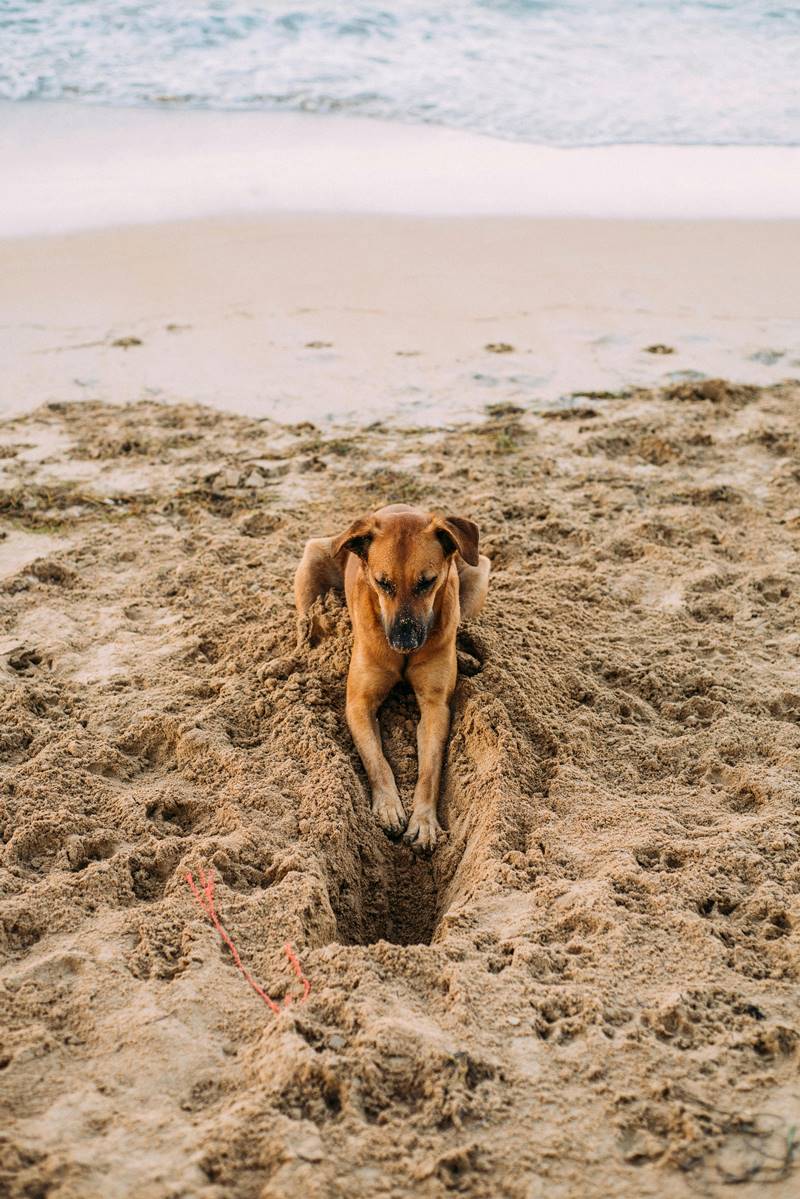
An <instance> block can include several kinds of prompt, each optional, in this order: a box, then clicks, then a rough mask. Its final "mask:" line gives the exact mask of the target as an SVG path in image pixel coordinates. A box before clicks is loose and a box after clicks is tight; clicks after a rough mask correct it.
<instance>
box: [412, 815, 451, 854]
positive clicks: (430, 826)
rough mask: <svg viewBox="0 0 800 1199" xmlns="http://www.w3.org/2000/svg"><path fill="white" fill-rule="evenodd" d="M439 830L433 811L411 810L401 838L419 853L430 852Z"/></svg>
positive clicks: (434, 844)
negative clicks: (406, 826)
mask: <svg viewBox="0 0 800 1199" xmlns="http://www.w3.org/2000/svg"><path fill="white" fill-rule="evenodd" d="M441 831H442V828H441V825H440V824H439V821H438V820H437V819H436V813H435V812H433V811H431V812H412V813H411V819H410V820H409V822H408V828H407V829H406V832H405V836H404V837H403V840H404V841H405V843H406V845H410V846H411V848H412V849H413V850H415V851H417V852H419V853H430V852H431V850H433V849H434V848H435V847H436V839H437V837H438V836H439V835H440V833H441Z"/></svg>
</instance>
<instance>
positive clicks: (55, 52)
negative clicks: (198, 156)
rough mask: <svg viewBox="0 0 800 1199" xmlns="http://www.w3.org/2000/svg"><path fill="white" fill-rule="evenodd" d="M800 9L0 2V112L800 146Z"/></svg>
mask: <svg viewBox="0 0 800 1199" xmlns="http://www.w3.org/2000/svg"><path fill="white" fill-rule="evenodd" d="M798 63H800V5H797V4H793V5H787V4H776V3H769V0H737V2H732V3H710V2H709V3H701V2H699V0H685V2H678V0H638V2H637V0H609V2H608V3H602V2H600V3H592V2H590V0H553V2H551V3H547V2H546V0H508V2H506V3H499V2H496V3H489V2H483V3H481V2H478V0H451V2H450V3H448V4H447V5H444V4H436V3H420V2H418V0H396V2H394V3H391V4H386V5H385V6H382V5H378V4H370V3H354V4H327V5H326V4H319V3H313V2H311V0H297V2H296V3H294V4H291V5H286V4H285V3H284V4H274V3H262V4H256V3H254V2H253V0H204V2H200V3H188V2H187V3H184V2H181V0H167V2H162V3H156V2H154V0H150V2H148V3H117V2H114V0H110V2H104V0H0V98H6V99H13V100H25V99H72V100H77V101H85V102H98V103H108V104H126V105H143V104H144V105H154V104H155V105H172V106H174V105H186V106H192V107H212V108H256V109H269V110H281V109H289V110H308V111H313V112H318V113H320V112H321V113H325V112H351V113H355V114H359V115H362V116H372V117H378V118H383V119H390V120H399V121H404V122H412V123H413V122H427V123H434V124H440V125H446V126H453V127H459V128H464V129H471V130H474V131H478V132H482V133H488V134H493V135H496V136H500V137H505V138H511V139H516V140H521V141H528V142H535V143H542V144H550V145H567V146H575V145H604V144H620V143H631V142H633V143H649V144H684V145H692V144H695V145H711V144H717V145H726V144H735V145H798V144H800V94H799V93H798V87H797V79H798Z"/></svg>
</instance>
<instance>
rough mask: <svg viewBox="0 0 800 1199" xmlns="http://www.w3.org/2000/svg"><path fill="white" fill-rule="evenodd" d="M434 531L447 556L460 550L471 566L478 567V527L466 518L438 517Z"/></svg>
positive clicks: (435, 519)
mask: <svg viewBox="0 0 800 1199" xmlns="http://www.w3.org/2000/svg"><path fill="white" fill-rule="evenodd" d="M433 531H434V533H435V534H436V536H437V537H438V538H439V541H440V542H441V546H442V549H443V550H444V552H445V554H447V555H450V554H454V553H455V552H456V550H458V552H459V554H460V555H461V557H462V558H463V559H464V561H465V562H467V563H468V564H469V565H470V566H477V565H478V526H477V525H476V524H475V522H474V521H471V520H467V518H466V516H436V517H434V524H433Z"/></svg>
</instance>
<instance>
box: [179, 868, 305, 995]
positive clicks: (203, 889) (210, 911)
mask: <svg viewBox="0 0 800 1199" xmlns="http://www.w3.org/2000/svg"><path fill="white" fill-rule="evenodd" d="M198 875H199V878H200V887H199V888H198V886H197V884H196V883H195V881H194V879H193V877H192V874H191V871H190V872H189V874H187V875H186V881H187V883H188V884H189V886H190V888H191V891H192V895H194V897H195V899H196V900H197V902H198V904H199V905H200V907H201V908H202V909H203V911H204V912H205V914H206V916H208V918H209V920H210V921H211V923H212V924H213V925H214V928H215V929H216V930H217V932H218V933H219V935H220V936H221V937H222V940H223V941H224V942H225V944H226V945H227V946H228V949H229V950H230V951H231V957H232V958H233V961H234V964H235V966H236V969H237V970H239V971H240V973H241V974H242V975H243V977H244V980H245V982H247V983H248V984H249V986H251V987H252V988H253V990H254V991H255V993H256V995H258V997H259V998H260V999H263V1000H264V1003H265V1004H266V1005H267V1007H268V1008H269V1009H270V1010H271V1011H273V1012H274V1013H275V1015H276V1016H277V1015H278V1014H279V1013H280V1010H281V1009H280V1005H279V1004H277V1003H276V1002H275V1000H274V999H270V997H269V995H268V994H267V992H266V991H264V990H263V989H262V988H261V987H260V986H259V985H258V983H257V982H256V980H255V979H254V978H253V976H252V974H251V973H250V971H249V970H248V969H247V968H246V966H245V965H244V964H243V962H242V959H241V958H240V957H239V951H238V949H237V948H236V946H235V945H234V943H233V941H232V940H231V938H230V936H229V935H228V933H227V932H226V930H225V929H224V928H223V926H222V921H221V920H220V918H219V915H218V913H217V909H216V906H215V904H214V873H213V871H211V870H209V872H208V874H207V875H206V874H205V873H204V872H203V870H202V869H201V870H199V871H198ZM283 952H284V953H285V954H286V957H287V959H288V961H289V965H290V966H291V967H292V970H294V973H295V975H296V977H297V980H298V982H300V983H302V986H303V994H302V995H301V997H300V998H299V999H298V1000H297V1002H298V1003H305V1001H306V1000H307V999H308V996H309V993H310V991H311V983H310V982H309V981H308V979H307V978H306V976H305V974H303V968H302V966H301V965H300V962H299V960H298V957H297V954H296V953H295V952H294V950H293V949H292V947H291V945H290V943H289V942H288V941H287V942H286V944H285V945H284V947H283ZM294 1001H295V999H294V996H292V995H287V996H286V998H285V999H284V1001H283V1003H284V1007H289V1006H290V1004H292V1003H293V1002H294Z"/></svg>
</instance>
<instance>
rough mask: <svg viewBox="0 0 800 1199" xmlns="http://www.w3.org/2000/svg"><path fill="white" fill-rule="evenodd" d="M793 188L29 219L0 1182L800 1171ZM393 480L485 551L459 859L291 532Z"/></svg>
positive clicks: (10, 643) (553, 1188)
mask: <svg viewBox="0 0 800 1199" xmlns="http://www.w3.org/2000/svg"><path fill="white" fill-rule="evenodd" d="M796 232H797V226H796V225H790V224H784V223H779V222H774V223H767V222H762V223H755V222H754V223H746V224H745V223H742V224H739V223H736V222H730V223H727V224H725V223H717V222H709V223H705V224H703V223H687V224H683V225H680V224H667V223H664V224H662V223H634V222H632V223H629V224H621V223H616V222H600V221H597V222H539V221H523V220H519V221H513V220H489V219H486V220H477V219H466V218H465V219H461V220H454V221H448V222H444V221H436V220H412V219H410V218H399V217H398V218H388V217H377V216H376V217H369V218H366V217H362V218H358V219H356V218H352V217H344V216H339V217H322V216H320V217H310V216H306V217H279V216H271V217H265V218H263V219H259V220H214V221H197V222H190V223H186V224H176V225H163V226H156V227H141V228H135V229H120V230H107V231H97V232H87V233H80V234H72V235H67V236H59V237H55V238H36V239H16V240H13V241H6V242H2V243H0V281H1V282H0V288H1V289H2V306H1V307H2V314H3V315H2V325H3V330H2V349H1V350H0V354H1V355H2V356H1V357H0V375H1V376H2V378H3V386H4V395H3V406H4V411H5V413H6V419H5V420H4V421H3V423H2V425H1V426H0V589H2V618H3V623H2V631H0V686H1V687H2V711H1V712H0V754H2V759H3V765H4V774H3V781H2V788H1V789H0V1013H1V1015H0V1103H2V1105H3V1109H4V1117H3V1119H2V1121H1V1122H0V1191H2V1193H3V1194H4V1195H9V1196H10V1197H11V1199H23V1197H25V1199H30V1196H34V1195H36V1196H43V1195H47V1196H48V1197H49V1199H117V1197H119V1199H122V1197H125V1199H127V1197H129V1196H136V1199H178V1197H179V1196H180V1197H191V1199H285V1197H286V1196H296V1195H297V1196H299V1195H306V1196H319V1197H320V1199H322V1197H326V1199H327V1197H329V1196H333V1197H337V1196H341V1197H342V1199H344V1197H345V1196H346V1197H347V1199H362V1197H363V1199H377V1197H379V1196H385V1197H391V1199H395V1197H396V1199H400V1197H405V1196H408V1195H411V1194H415V1195H420V1196H424V1197H429V1199H440V1197H444V1196H447V1195H451V1194H461V1195H466V1196H471V1197H472V1199H485V1197H486V1196H488V1195H498V1196H499V1195H502V1196H504V1197H506V1196H508V1197H509V1199H540V1197H541V1199H561V1197H563V1199H573V1197H576V1199H577V1197H578V1196H580V1199H608V1196H611V1195H613V1196H620V1197H622V1199H646V1197H648V1196H653V1197H655V1196H659V1197H664V1196H667V1197H670V1199H671V1197H673V1196H675V1197H678V1196H687V1195H697V1194H702V1195H718V1194H722V1193H727V1191H728V1184H729V1183H731V1182H734V1181H735V1182H740V1183H741V1185H740V1186H739V1187H738V1188H737V1193H738V1194H741V1195H743V1196H748V1197H750V1196H756V1195H759V1196H760V1195H762V1194H764V1193H765V1189H768V1190H769V1193H770V1194H771V1195H775V1196H781V1197H782V1196H789V1195H793V1194H795V1193H796V1185H797V1183H796V1177H792V1176H791V1171H792V1165H793V1158H794V1145H795V1140H794V1136H795V1134H794V1131H793V1130H794V1129H795V1128H796V1127H797V1126H798V1124H800V1088H798V1085H797V1065H798V1053H799V1052H800V1017H798V1010H800V1009H799V1007H798V1000H799V999H800V984H798V977H799V975H800V942H798V932H797V927H798V919H800V908H798V891H799V888H800V868H798V837H800V824H799V823H798V815H797V813H798V804H799V803H800V784H799V783H798V778H800V774H799V773H798V767H800V687H799V686H798V677H799V673H798V672H799V670H800V632H798V576H800V557H799V556H798V551H799V550H800V499H798V496H799V495H800V492H799V491H798V484H800V470H799V468H798V461H800V440H799V439H798V425H797V412H798V401H800V385H799V384H798V383H797V382H791V381H781V380H785V379H788V378H790V377H791V376H792V374H795V375H796V374H797V373H798V364H797V359H798V357H799V356H800V347H798V344H797V340H796V338H797V323H796V318H797V311H796V305H797V290H796V278H797V275H798V270H797V253H798V246H797V241H798V239H797V236H796ZM653 346H656V347H659V352H652V351H649V350H648V348H647V347H653ZM667 350H668V351H671V352H665V351H667ZM719 372H724V373H725V374H727V375H729V376H731V377H732V378H733V379H734V382H733V383H721V382H718V381H714V380H709V379H707V378H701V377H698V376H701V375H708V374H710V373H719ZM755 384H759V385H760V386H755ZM574 393H579V394H574ZM592 393H593V394H592ZM391 500H409V501H412V502H415V503H419V504H421V505H425V506H436V507H442V508H445V509H449V510H450V511H453V512H457V513H462V514H465V515H469V516H472V517H473V518H474V519H475V520H476V521H477V522H478V523H479V525H480V528H481V535H482V547H483V549H484V550H485V552H486V553H487V554H488V555H489V556H490V557H491V559H492V561H493V573H492V578H491V585H490V591H489V599H488V602H487V605H486V609H485V611H484V612H483V613H482V614H481V616H480V618H479V619H478V620H476V621H475V622H474V623H473V624H472V625H471V626H470V627H467V628H464V629H463V630H462V632H461V634H460V638H459V665H460V678H459V683H458V688H457V693H456V697H455V705H454V719H453V729H452V737H451V741H450V751H449V758H448V763H447V768H446V774H445V780H444V784H443V788H442V799H441V804H440V816H441V819H442V822H443V824H444V826H445V828H446V830H447V833H446V836H445V838H444V840H443V843H442V845H441V847H440V848H438V849H437V851H436V853H435V855H434V856H433V857H432V858H431V859H429V860H426V859H418V858H415V857H414V856H413V855H412V854H411V852H410V851H409V850H407V849H405V848H403V847H399V846H396V845H393V844H392V843H391V842H389V841H388V840H387V839H386V838H385V837H384V835H383V834H382V832H381V831H380V830H379V829H378V828H377V827H376V826H375V824H374V822H373V820H372V818H371V815H370V812H369V803H368V796H367V791H366V787H365V781H364V778H363V774H362V771H361V767H360V764H359V762H358V759H357V755H356V753H355V751H354V749H353V746H352V743H351V741H350V738H349V735H348V732H347V728H346V725H345V722H344V714H343V699H344V680H345V674H346V669H347V662H348V654H349V646H350V638H349V624H348V619H347V615H346V612H345V611H344V609H343V608H342V605H341V602H340V600H339V599H338V598H337V597H336V596H334V595H331V596H329V597H328V599H327V601H326V602H325V604H324V606H323V607H324V617H325V621H326V624H327V630H328V635H327V636H326V637H325V639H324V640H323V641H322V642H321V644H320V645H319V646H317V647H316V648H314V649H313V650H309V651H308V652H307V653H306V654H305V655H302V656H301V657H300V658H294V657H293V656H292V653H291V648H292V646H293V643H294V614H293V610H292V602H291V580H292V574H293V570H294V567H295V564H296V562H297V560H298V558H299V556H300V553H301V551H302V547H303V544H304V541H305V539H306V538H307V537H308V536H309V535H312V534H320V533H333V532H336V531H338V530H339V529H341V528H343V527H344V526H345V525H346V524H347V523H348V522H349V520H350V519H352V518H353V517H355V516H356V515H358V514H360V513H361V512H363V511H364V510H367V509H370V508H373V507H377V506H379V505H380V504H382V503H385V502H388V501H391ZM321 615H322V614H321ZM415 721H416V708H415V704H414V701H413V698H412V697H411V696H410V695H409V694H407V693H402V692H401V693H399V694H397V695H394V696H393V697H391V698H390V700H389V702H388V703H387V705H386V707H385V709H384V713H383V717H382V724H383V731H384V737H385V742H386V746H387V752H388V755H389V757H390V760H391V762H392V764H393V766H394V769H395V771H396V774H397V777H398V782H399V785H400V788H401V793H402V795H403V797H404V800H405V801H406V803H407V802H408V800H409V798H410V795H411V792H412V790H413V784H414V773H415V768H416V751H415V740H414V738H415ZM209 869H210V870H212V871H213V872H214V875H215V877H216V880H217V885H216V899H217V903H218V907H219V912H220V915H221V918H222V920H223V923H224V924H225V926H226V928H227V929H228V930H229V932H230V934H231V935H232V937H233V938H234V940H235V942H236V945H237V947H238V950H239V952H240V953H241V955H242V959H243V961H244V963H245V965H246V966H247V968H248V969H249V970H251V971H252V973H253V975H254V976H255V978H256V979H257V980H258V982H259V984H260V985H262V986H263V987H264V988H266V991H267V992H268V993H269V994H270V995H271V996H273V997H274V998H275V999H277V1000H278V1002H279V1003H281V1004H282V1003H283V1000H284V997H285V996H287V995H290V994H291V995H297V994H299V990H300V988H299V984H298V981H297V979H296V977H295V975H294V974H293V972H292V970H291V968H290V966H289V964H288V963H287V961H286V959H285V957H284V953H283V948H282V947H283V945H284V943H285V942H287V941H289V942H290V943H291V944H292V945H293V946H294V948H295V950H296V951H297V953H298V954H299V958H300V961H301V963H302V968H303V970H304V971H305V974H306V976H307V978H308V980H309V981H310V984H311V994H310V997H309V999H308V1001H307V1002H306V1003H304V1004H301V1005H300V1004H292V1005H291V1006H289V1007H287V1008H286V1009H285V1010H283V1011H282V1012H281V1014H280V1015H278V1016H276V1015H274V1014H273V1013H272V1012H271V1010H270V1009H269V1008H268V1007H267V1006H266V1005H265V1004H264V1003H263V1002H262V1000H261V999H260V998H259V996H258V995H257V994H256V993H255V992H254V991H253V990H251V989H249V988H248V986H247V984H246V982H245V981H244V979H243V977H242V975H241V974H240V973H239V972H238V971H237V969H236V967H235V965H234V963H233V961H232V959H231V955H230V953H229V951H228V950H227V949H226V948H225V947H224V946H223V944H222V942H221V941H220V938H219V937H218V935H217V933H216V932H215V930H214V928H213V927H212V926H211V924H210V923H209V921H208V920H207V919H206V918H205V917H204V915H203V913H202V912H201V911H200V909H199V908H198V906H197V905H196V903H195V902H194V900H193V898H192V895H191V892H190V889H189V886H188V884H187V881H186V876H187V874H188V873H190V872H191V873H192V874H193V876H194V877H195V878H196V877H198V875H199V872H200V871H201V870H209ZM767 1182H769V1183H771V1184H772V1185H771V1186H770V1187H769V1188H765V1184H766V1183H767Z"/></svg>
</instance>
